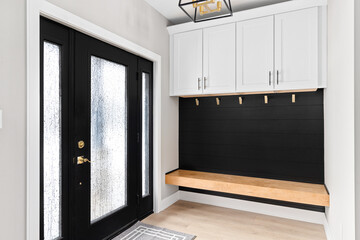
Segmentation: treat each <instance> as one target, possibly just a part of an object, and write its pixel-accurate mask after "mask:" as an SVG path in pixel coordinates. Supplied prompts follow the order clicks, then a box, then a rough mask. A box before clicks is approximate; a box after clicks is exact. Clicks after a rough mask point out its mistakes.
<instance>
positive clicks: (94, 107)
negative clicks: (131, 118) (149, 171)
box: [91, 56, 127, 222]
mask: <svg viewBox="0 0 360 240" xmlns="http://www.w3.org/2000/svg"><path fill="white" fill-rule="evenodd" d="M126 115H127V109H126V67H125V66H123V65H120V64H117V63H114V62H111V61H107V60H104V59H101V58H98V57H94V56H92V57H91V221H92V222H93V221H96V220H98V219H100V218H103V217H105V216H107V215H109V214H111V213H113V212H114V211H116V210H118V209H120V208H122V207H124V206H125V205H126V200H127V194H126V193H127V188H126V186H127V184H126V183H127V176H126V160H127V153H126V149H127V147H126V146H127V144H126V139H127V137H126V135H127V121H126V119H127V117H126Z"/></svg>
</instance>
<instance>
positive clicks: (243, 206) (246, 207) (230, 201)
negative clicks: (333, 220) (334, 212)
mask: <svg viewBox="0 0 360 240" xmlns="http://www.w3.org/2000/svg"><path fill="white" fill-rule="evenodd" d="M178 193H179V199H180V200H185V201H190V202H197V203H203V204H208V205H213V206H218V207H224V208H231V209H236V210H241V211H247V212H254V213H259V214H264V215H270V216H275V217H281V218H287V219H292V220H297V221H303V222H309V223H316V224H322V225H323V224H324V222H325V221H326V218H325V214H324V213H322V212H315V211H309V210H303V209H297V208H290V207H283V206H277V205H271V204H265V203H257V202H251V201H245V200H239V199H234V198H226V197H218V196H213V195H207V194H201V193H194V192H187V191H179V192H178ZM326 222H327V221H326Z"/></svg>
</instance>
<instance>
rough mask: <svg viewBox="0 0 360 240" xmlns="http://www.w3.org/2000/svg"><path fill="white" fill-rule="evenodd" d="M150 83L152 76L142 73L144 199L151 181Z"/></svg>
mask: <svg viewBox="0 0 360 240" xmlns="http://www.w3.org/2000/svg"><path fill="white" fill-rule="evenodd" d="M149 81H150V75H149V74H148V73H142V91H141V92H142V96H141V101H142V104H141V106H142V107H141V108H142V109H141V115H142V119H141V121H142V138H141V139H142V144H141V146H142V150H141V154H142V197H146V196H147V195H149V193H150V192H149V185H150V183H149V179H150V164H149V163H150V156H149V143H150V142H149V141H150V139H149V135H150V134H149V131H150V129H149V125H150V122H149V120H150V119H149V117H150V116H149V104H150V95H149V91H150V89H149V87H150V86H149V84H150V83H149Z"/></svg>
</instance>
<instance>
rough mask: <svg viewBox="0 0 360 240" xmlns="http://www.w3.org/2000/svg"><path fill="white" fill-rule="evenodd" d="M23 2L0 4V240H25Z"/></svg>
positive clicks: (24, 10) (24, 20) (24, 24)
mask: <svg viewBox="0 0 360 240" xmlns="http://www.w3.org/2000/svg"><path fill="white" fill-rule="evenodd" d="M25 13H26V9H25V0H11V1H5V0H1V1H0V109H2V110H3V129H0V239H14V240H18V239H25V205H26V78H25V73H26V59H25V56H26V38H25V37H26V28H25V27H26V19H25V16H26V15H25Z"/></svg>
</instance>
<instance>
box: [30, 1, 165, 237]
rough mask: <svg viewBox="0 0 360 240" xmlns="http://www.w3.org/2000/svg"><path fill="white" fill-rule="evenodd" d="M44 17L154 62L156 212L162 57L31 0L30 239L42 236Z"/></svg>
mask: <svg viewBox="0 0 360 240" xmlns="http://www.w3.org/2000/svg"><path fill="white" fill-rule="evenodd" d="M40 16H45V17H47V18H49V19H52V20H55V21H57V22H59V23H61V24H64V25H66V26H68V27H71V28H73V29H76V30H77V31H80V32H83V33H85V34H87V35H90V36H92V37H94V38H97V39H99V40H102V41H104V42H107V43H109V44H111V45H114V46H116V47H119V48H121V49H124V50H126V51H128V52H131V53H133V54H135V55H138V56H141V57H143V58H146V59H148V60H150V61H152V62H153V63H154V73H153V74H154V77H153V79H154V119H153V122H154V129H153V132H154V136H153V137H154V138H153V142H154V149H153V151H154V211H155V212H159V211H160V209H161V208H160V207H161V205H162V201H161V56H160V55H158V54H156V53H154V52H151V51H149V50H147V49H145V48H143V47H141V46H139V45H137V44H134V43H132V42H130V41H128V40H126V39H125V38H123V37H121V36H118V35H116V34H114V33H112V32H110V31H108V30H106V29H104V28H101V27H99V26H97V25H95V24H93V23H91V22H89V21H86V20H84V19H82V18H80V17H78V16H76V15H74V14H72V13H70V12H68V11H65V10H63V9H62V8H59V7H57V6H55V5H53V4H51V3H49V2H46V1H45V0H27V63H26V65H27V66H26V67H27V76H26V79H27V200H26V208H27V210H26V211H27V212H26V239H27V240H38V239H39V238H40V231H39V229H40V226H39V224H40V160H39V159H40V80H39V79H40V72H39V71H40V70H39V69H40V61H39V59H40V47H39V45H40V44H39V43H40Z"/></svg>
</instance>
